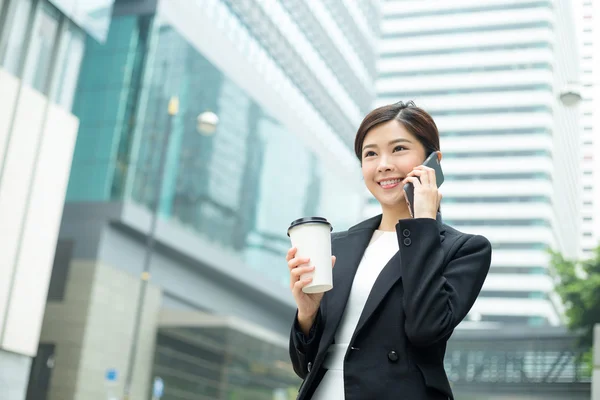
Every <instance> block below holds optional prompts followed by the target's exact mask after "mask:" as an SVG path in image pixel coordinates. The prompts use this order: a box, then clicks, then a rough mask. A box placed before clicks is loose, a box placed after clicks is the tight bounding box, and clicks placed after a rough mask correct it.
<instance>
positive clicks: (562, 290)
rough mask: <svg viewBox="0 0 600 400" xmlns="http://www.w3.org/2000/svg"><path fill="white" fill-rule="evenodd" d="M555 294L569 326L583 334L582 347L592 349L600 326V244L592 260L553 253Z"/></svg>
mask: <svg viewBox="0 0 600 400" xmlns="http://www.w3.org/2000/svg"><path fill="white" fill-rule="evenodd" d="M551 255H552V259H551V264H550V267H551V270H552V272H553V275H554V278H555V280H556V292H557V293H558V295H559V296H560V297H561V299H562V301H563V303H564V304H565V307H566V317H567V320H568V326H569V328H570V329H572V330H577V331H582V332H583V333H584V335H583V337H582V339H581V343H580V344H581V346H582V347H584V348H591V346H592V342H593V337H594V325H595V324H597V323H600V245H599V246H598V247H597V248H596V249H595V251H594V256H593V257H592V258H590V259H589V260H584V261H573V260H567V259H565V258H564V257H563V256H562V255H561V254H559V253H556V252H551Z"/></svg>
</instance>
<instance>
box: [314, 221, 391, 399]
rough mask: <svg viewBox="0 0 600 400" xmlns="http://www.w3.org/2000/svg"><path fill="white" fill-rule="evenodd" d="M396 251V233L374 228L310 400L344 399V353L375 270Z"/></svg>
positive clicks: (380, 267) (384, 263)
mask: <svg viewBox="0 0 600 400" xmlns="http://www.w3.org/2000/svg"><path fill="white" fill-rule="evenodd" d="M398 250H399V247H398V237H397V236H396V232H387V231H379V230H377V231H375V232H374V233H373V237H372V238H371V242H370V243H369V246H367V249H366V250H365V253H364V255H363V258H362V260H361V261H360V264H359V265H358V269H357V270H356V275H355V276H354V281H353V282H352V289H351V290H350V296H349V297H348V302H347V303H346V308H345V310H344V314H343V315H342V320H341V322H340V325H339V326H338V329H337V331H336V333H335V344H333V345H331V346H330V347H329V352H328V354H327V357H326V358H325V361H324V363H323V366H324V367H325V368H326V369H327V372H326V373H325V376H324V377H323V380H322V381H321V383H320V384H319V387H318V388H317V390H316V391H315V394H314V395H313V397H312V399H313V400H332V399H335V400H338V399H340V400H341V399H344V356H345V354H346V351H347V349H348V346H349V344H350V340H351V339H352V336H353V335H354V331H355V330H356V325H357V324H358V320H359V319H360V315H361V314H362V311H363V309H364V307H365V304H366V302H367V299H368V297H369V294H370V293H371V289H372V288H373V285H374V284H375V281H376V280H377V277H378V276H379V273H380V272H381V271H382V270H383V267H385V266H386V264H387V263H388V262H389V261H390V259H391V258H392V257H393V256H394V254H396V253H397V252H398ZM333 290H335V286H334V288H333Z"/></svg>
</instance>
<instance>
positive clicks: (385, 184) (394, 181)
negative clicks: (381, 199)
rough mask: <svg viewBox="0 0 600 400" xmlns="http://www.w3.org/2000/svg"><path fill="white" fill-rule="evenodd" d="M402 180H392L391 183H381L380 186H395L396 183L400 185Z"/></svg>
mask: <svg viewBox="0 0 600 400" xmlns="http://www.w3.org/2000/svg"><path fill="white" fill-rule="evenodd" d="M401 181H402V179H390V180H389V181H381V182H379V184H380V185H381V186H387V185H393V184H394V183H400V182H401Z"/></svg>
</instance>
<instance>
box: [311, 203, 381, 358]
mask: <svg viewBox="0 0 600 400" xmlns="http://www.w3.org/2000/svg"><path fill="white" fill-rule="evenodd" d="M380 223H381V215H379V216H376V217H373V218H371V219H368V220H366V221H364V222H362V223H360V224H358V225H356V226H354V227H352V228H350V229H349V230H348V234H347V236H344V237H339V238H337V239H336V241H335V242H334V243H333V249H332V250H333V254H334V255H335V256H336V262H335V267H334V268H333V289H332V290H331V291H330V292H327V293H325V298H326V308H325V318H326V319H327V323H326V324H325V331H324V332H323V337H322V340H321V346H323V347H325V346H329V344H330V343H332V341H333V337H334V335H335V332H336V331H337V328H338V325H339V324H340V321H341V319H342V315H343V313H344V309H345V308H346V303H347V302H348V297H349V296H350V289H351V288H352V282H353V281H354V276H355V275H356V270H357V269H358V265H359V264H360V261H361V259H362V256H363V254H364V252H365V250H366V249H367V246H368V244H369V242H370V240H371V237H372V236H373V232H374V231H375V229H376V228H377V227H378V226H379V224H380Z"/></svg>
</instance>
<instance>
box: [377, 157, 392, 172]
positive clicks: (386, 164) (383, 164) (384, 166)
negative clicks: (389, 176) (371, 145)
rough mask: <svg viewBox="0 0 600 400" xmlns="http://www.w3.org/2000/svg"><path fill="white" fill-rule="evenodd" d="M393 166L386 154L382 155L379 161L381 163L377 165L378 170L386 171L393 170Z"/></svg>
mask: <svg viewBox="0 0 600 400" xmlns="http://www.w3.org/2000/svg"><path fill="white" fill-rule="evenodd" d="M391 170H392V168H391V166H390V164H389V162H388V160H387V157H386V156H383V157H381V159H380V161H379V165H378V166H377V172H385V171H391Z"/></svg>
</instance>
